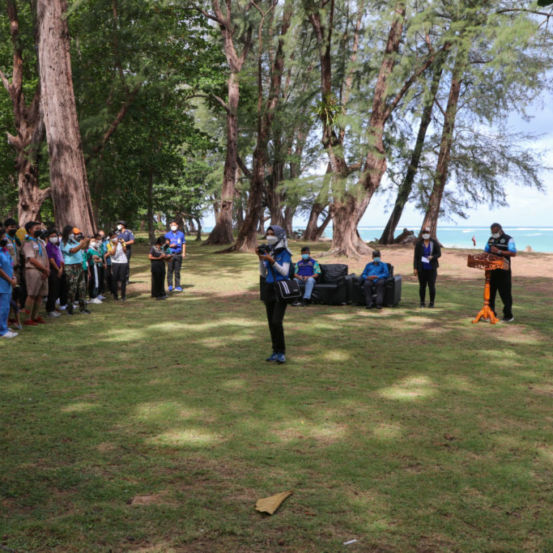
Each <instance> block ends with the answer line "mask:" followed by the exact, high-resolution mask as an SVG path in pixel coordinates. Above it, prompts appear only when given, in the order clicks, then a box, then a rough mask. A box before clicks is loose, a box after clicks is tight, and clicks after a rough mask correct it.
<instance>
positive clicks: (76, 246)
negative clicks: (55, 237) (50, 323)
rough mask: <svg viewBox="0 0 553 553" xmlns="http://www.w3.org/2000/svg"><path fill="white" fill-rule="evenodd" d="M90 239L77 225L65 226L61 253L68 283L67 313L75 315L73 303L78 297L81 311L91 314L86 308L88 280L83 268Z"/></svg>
mask: <svg viewBox="0 0 553 553" xmlns="http://www.w3.org/2000/svg"><path fill="white" fill-rule="evenodd" d="M89 242H90V239H88V238H84V237H83V233H82V232H81V231H80V229H78V228H77V227H73V226H71V225H67V226H65V227H63V231H62V239H61V246H60V249H61V253H62V254H63V262H64V272H65V278H66V283H67V309H66V311H67V314H68V315H73V303H74V302H75V299H76V298H77V297H78V301H79V311H80V312H81V313H86V314H89V313H90V311H89V310H88V309H87V308H86V303H85V297H86V282H85V274H84V270H83V259H84V254H85V253H86V250H87V249H88V244H89Z"/></svg>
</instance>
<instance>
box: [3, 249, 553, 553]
mask: <svg viewBox="0 0 553 553" xmlns="http://www.w3.org/2000/svg"><path fill="white" fill-rule="evenodd" d="M324 247H325V246H324V245H321V246H318V248H319V251H320V250H321V249H324ZM294 251H295V252H298V251H299V245H295V246H294ZM189 252H190V255H189V257H188V258H187V259H186V261H185V264H184V267H183V275H184V285H185V292H184V293H183V294H182V295H179V296H174V297H172V298H170V299H169V300H168V301H167V302H156V301H152V300H151V299H150V298H149V293H148V292H149V290H148V288H149V272H148V270H149V268H148V265H147V260H146V256H145V248H142V251H140V250H139V251H137V252H136V253H135V255H134V257H133V260H134V262H135V264H134V266H133V272H132V274H133V276H132V280H133V281H136V284H135V285H133V286H132V287H131V293H130V299H129V301H128V302H127V303H126V304H124V305H123V304H113V303H108V302H106V303H105V304H103V305H101V306H93V308H94V312H93V315H91V316H90V317H86V316H74V317H73V318H72V319H69V318H68V317H63V318H61V319H59V320H56V321H54V322H51V323H50V324H48V325H47V326H44V327H38V328H32V329H29V330H25V331H24V332H23V336H21V337H19V338H18V339H16V340H12V341H5V342H3V343H2V344H1V346H0V347H1V349H0V387H1V392H0V393H1V404H0V416H1V419H0V424H1V434H0V440H1V441H0V469H1V470H0V501H1V502H0V549H3V550H6V551H8V550H11V551H17V552H18V553H19V552H28V553H30V552H33V553H35V552H36V553H38V552H55V553H61V552H63V553H71V552H87V553H95V552H102V553H107V552H120V551H121V552H136V553H138V552H140V553H146V552H149V553H154V552H157V553H162V552H175V553H189V552H190V553H192V552H197V553H200V552H202V553H203V552H206V553H211V552H214V553H222V552H244V553H253V552H273V551H279V552H280V551H282V552H289V553H291V552H302V553H303V552H317V553H319V552H329V553H330V552H336V551H352V552H374V553H392V552H394V553H395V552H401V553H404V552H416V553H430V552H503V553H506V552H513V553H515V552H517V553H518V552H539V553H548V552H549V553H551V552H553V536H552V531H551V529H552V528H553V484H552V480H551V469H552V467H553V430H552V429H553V425H552V421H553V415H552V412H551V402H552V397H553V372H552V361H553V346H552V345H551V339H550V329H551V326H552V323H553V310H552V309H551V308H552V304H553V301H552V299H551V297H550V296H549V295H546V293H545V292H547V291H550V290H551V281H550V280H545V279H535V280H531V279H528V280H523V279H518V280H517V286H516V287H515V300H516V308H515V316H516V317H517V322H516V324H513V325H497V326H495V327H494V326H491V325H486V324H479V325H477V326H475V325H472V324H471V322H470V321H471V317H472V316H474V315H475V314H476V312H477V311H478V309H479V308H480V306H481V294H482V282H481V281H480V280H475V281H463V282H455V281H453V280H448V279H445V278H441V279H440V281H439V288H438V293H439V296H438V302H437V307H436V308H435V309H434V310H433V311H430V310H421V309H418V308H417V305H418V301H417V294H416V285H415V283H414V281H413V280H412V279H411V278H407V279H405V280H404V283H403V284H404V285H403V300H402V303H401V305H400V307H398V308H395V309H385V310H383V312H381V313H377V312H373V311H370V312H369V311H366V310H364V309H361V308H358V307H351V306H348V307H329V306H313V307H309V308H289V311H288V313H287V315H286V319H285V329H286V334H287V342H288V357H289V361H288V363H287V364H286V365H283V366H276V365H272V364H271V365H269V364H267V363H266V362H265V361H264V358H265V357H266V355H267V354H268V353H269V352H270V341H269V337H268V329H267V325H266V321H265V319H264V309H263V305H262V304H261V303H260V302H259V301H258V299H257V283H258V277H257V273H256V270H257V266H256V260H255V258H254V257H253V256H251V255H227V256H220V255H213V249H209V248H206V247H200V246H196V245H194V244H192V245H189ZM544 291H545V292H544ZM288 489H292V490H294V495H293V496H292V497H291V498H289V499H288V500H287V501H286V503H284V505H283V506H282V507H281V509H280V510H279V511H278V512H277V513H276V514H275V515H274V516H272V517H268V516H264V515H261V514H259V513H257V512H256V511H255V510H254V505H255V501H256V499H257V498H260V497H266V496H268V495H272V494H274V493H277V492H281V491H285V490H288ZM353 539H356V540H357V542H355V543H352V544H351V545H347V546H346V545H343V542H344V541H348V540H353Z"/></svg>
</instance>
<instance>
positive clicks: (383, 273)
mask: <svg viewBox="0 0 553 553" xmlns="http://www.w3.org/2000/svg"><path fill="white" fill-rule="evenodd" d="M372 257H373V260H372V261H371V262H370V263H367V265H366V266H365V269H364V270H363V273H362V274H361V278H360V284H361V287H362V288H363V293H364V294H365V307H366V308H367V309H370V308H372V307H373V306H374V303H373V294H374V293H375V292H376V308H377V309H382V304H383V303H384V285H385V284H386V279H387V278H388V276H389V275H390V273H389V271H388V265H386V263H382V258H381V257H380V251H379V250H374V251H373V254H372Z"/></svg>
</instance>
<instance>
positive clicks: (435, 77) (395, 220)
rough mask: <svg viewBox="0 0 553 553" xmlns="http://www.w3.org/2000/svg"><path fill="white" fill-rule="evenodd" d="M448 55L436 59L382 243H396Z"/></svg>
mask: <svg viewBox="0 0 553 553" xmlns="http://www.w3.org/2000/svg"><path fill="white" fill-rule="evenodd" d="M446 57H447V54H446V53H445V52H443V53H442V54H441V55H440V58H439V60H437V61H436V65H435V67H434V71H433V72H432V82H431V84H430V89H429V92H428V95H427V96H426V97H425V105H424V109H423V111H422V114H421V120H420V125H419V131H418V133H417V139H416V142H415V147H414V148H413V152H412V154H411V160H410V162H409V166H408V168H407V173H406V174H405V178H404V179H403V181H402V182H401V184H400V186H399V189H398V193H397V198H396V201H395V204H394V208H393V209H392V212H391V213H390V217H389V218H388V222H387V223H386V227H385V228H384V232H383V233H382V236H381V237H380V240H379V243H380V244H393V243H394V234H395V231H396V228H397V225H398V224H399V220H400V219H401V215H402V214H403V208H404V207H405V205H406V204H407V201H408V200H409V196H410V195H411V190H412V189H413V182H414V181H415V176H416V174H417V171H418V168H419V163H420V159H421V155H422V150H423V147H424V141H425V139H426V132H427V131H428V127H429V126H430V123H431V121H432V110H433V108H434V103H435V101H436V94H437V93H438V89H439V87H440V81H441V78H442V73H443V70H444V63H445V60H446Z"/></svg>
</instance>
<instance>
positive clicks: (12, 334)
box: [0, 330, 17, 338]
mask: <svg viewBox="0 0 553 553" xmlns="http://www.w3.org/2000/svg"><path fill="white" fill-rule="evenodd" d="M16 336H17V332H13V331H12V330H8V332H6V334H2V336H0V338H15V337H16Z"/></svg>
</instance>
